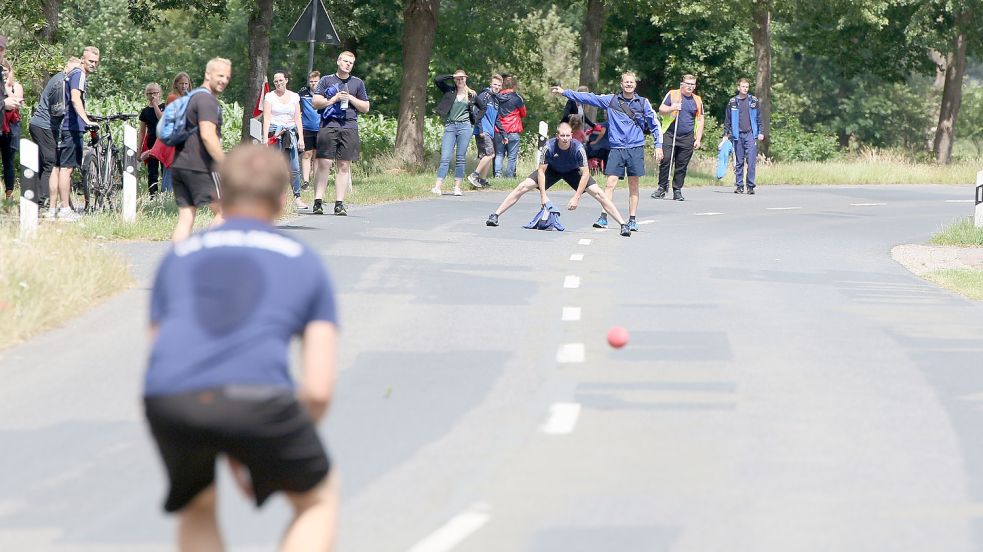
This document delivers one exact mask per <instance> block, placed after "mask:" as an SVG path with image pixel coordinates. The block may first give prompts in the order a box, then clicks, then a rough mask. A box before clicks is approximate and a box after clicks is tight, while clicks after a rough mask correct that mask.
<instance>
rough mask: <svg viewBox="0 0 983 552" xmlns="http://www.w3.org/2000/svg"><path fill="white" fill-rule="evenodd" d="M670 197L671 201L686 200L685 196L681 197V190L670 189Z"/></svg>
mask: <svg viewBox="0 0 983 552" xmlns="http://www.w3.org/2000/svg"><path fill="white" fill-rule="evenodd" d="M672 199H673V201H686V198H685V197H683V192H680V191H676V190H673V191H672Z"/></svg>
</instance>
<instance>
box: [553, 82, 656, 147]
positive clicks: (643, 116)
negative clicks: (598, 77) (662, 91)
mask: <svg viewBox="0 0 983 552" xmlns="http://www.w3.org/2000/svg"><path fill="white" fill-rule="evenodd" d="M563 95H564V96H565V97H566V98H568V99H571V100H573V101H575V102H577V103H581V104H585V105H592V106H594V107H600V108H601V109H606V110H607V112H608V134H607V135H608V140H609V141H610V143H611V148H612V149H617V148H637V147H638V146H644V145H645V133H644V132H642V126H641V125H645V126H646V128H648V130H650V131H652V137H653V138H655V147H657V148H660V147H662V128H661V127H660V126H659V119H658V118H657V117H656V116H655V110H654V109H652V103H651V102H649V101H648V99H646V98H643V97H641V96H639V95H638V94H635V96H634V97H632V99H630V100H629V99H627V98H625V97H624V96H622V95H621V94H618V96H617V97H618V98H619V99H620V100H621V101H622V102H624V103H625V105H627V106H629V107H630V108H631V110H632V111H634V112H635V120H634V121H633V120H632V119H631V117H630V116H629V115H628V114H627V113H625V110H623V109H621V107H620V104H619V103H618V100H617V99H615V95H614V94H603V95H600V96H599V95H597V94H592V93H590V92H574V91H573V90H564V91H563Z"/></svg>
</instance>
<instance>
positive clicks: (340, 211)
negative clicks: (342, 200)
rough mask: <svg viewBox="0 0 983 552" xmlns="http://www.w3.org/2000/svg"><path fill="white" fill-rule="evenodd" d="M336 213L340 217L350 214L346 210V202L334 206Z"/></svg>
mask: <svg viewBox="0 0 983 552" xmlns="http://www.w3.org/2000/svg"><path fill="white" fill-rule="evenodd" d="M334 214H336V215H338V216H339V217H347V216H348V211H346V210H345V205H344V204H341V205H335V206H334Z"/></svg>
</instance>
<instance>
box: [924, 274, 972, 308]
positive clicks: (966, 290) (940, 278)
mask: <svg viewBox="0 0 983 552" xmlns="http://www.w3.org/2000/svg"><path fill="white" fill-rule="evenodd" d="M924 278H925V279H926V280H928V281H930V282H934V283H936V284H938V285H940V286H942V287H944V288H946V289H950V290H952V291H955V292H956V293H958V294H960V295H963V296H965V297H968V298H970V299H975V300H977V301H983V270H973V269H971V268H963V269H947V270H935V271H933V272H929V273H927V274H925V275H924Z"/></svg>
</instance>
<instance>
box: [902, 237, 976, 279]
mask: <svg viewBox="0 0 983 552" xmlns="http://www.w3.org/2000/svg"><path fill="white" fill-rule="evenodd" d="M891 258H893V259H894V260H895V261H897V262H898V263H901V264H902V265H903V266H904V267H905V268H907V269H908V270H910V271H911V272H913V273H914V274H915V275H917V276H924V275H925V274H927V273H929V272H935V271H936V270H947V269H957V270H958V269H975V270H983V247H958V246H953V245H920V244H904V245H898V246H895V247H894V248H893V249H891Z"/></svg>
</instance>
